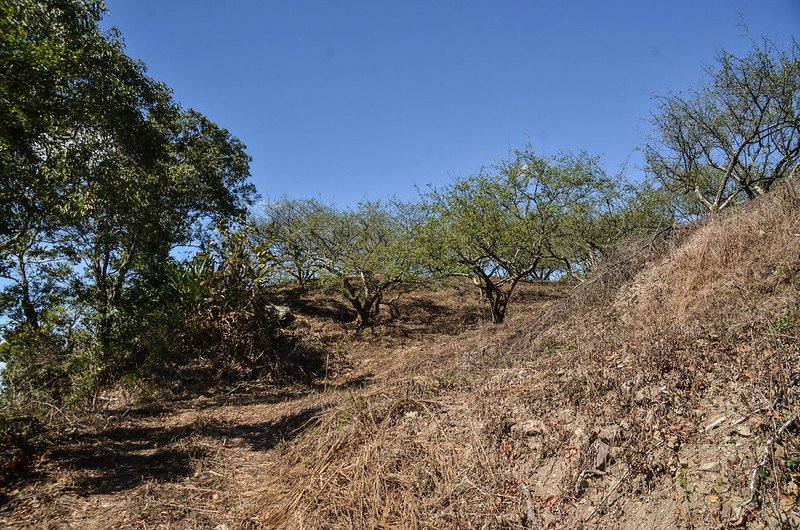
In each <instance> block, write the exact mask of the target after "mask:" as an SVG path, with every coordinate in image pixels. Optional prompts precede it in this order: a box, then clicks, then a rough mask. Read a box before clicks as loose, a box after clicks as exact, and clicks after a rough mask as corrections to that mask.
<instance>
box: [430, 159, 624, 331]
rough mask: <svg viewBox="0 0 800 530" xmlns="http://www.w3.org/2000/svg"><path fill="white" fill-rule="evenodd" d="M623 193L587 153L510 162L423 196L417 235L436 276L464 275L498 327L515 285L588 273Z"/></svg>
mask: <svg viewBox="0 0 800 530" xmlns="http://www.w3.org/2000/svg"><path fill="white" fill-rule="evenodd" d="M623 196H624V193H623V192H622V191H621V190H620V187H619V186H618V185H617V184H616V183H615V182H614V181H613V180H612V179H610V178H608V177H607V176H606V174H605V173H604V172H603V170H602V168H601V167H600V166H599V163H598V161H597V159H596V158H593V157H590V156H588V155H587V154H585V153H579V154H570V153H565V154H561V155H558V156H554V157H549V158H546V157H543V156H540V155H537V154H536V153H535V152H534V151H533V149H532V148H531V147H530V146H528V147H527V148H526V149H524V150H519V151H516V152H515V153H514V156H513V157H512V159H511V160H509V161H507V162H502V163H500V164H497V165H496V166H494V167H491V168H488V169H487V168H484V169H483V170H481V171H480V172H479V173H478V174H476V175H473V176H470V177H467V178H462V179H458V180H456V181H455V182H454V183H453V184H451V185H450V186H448V187H445V188H443V189H434V188H432V189H430V190H429V191H428V192H427V194H425V195H424V197H423V199H424V206H423V207H424V210H425V212H426V220H425V222H423V223H422V224H421V225H420V227H419V229H418V234H417V236H416V240H417V242H418V244H419V248H420V249H421V252H422V254H423V256H424V261H425V262H426V264H427V267H428V270H429V271H430V273H431V274H433V275H437V276H439V275H443V276H465V277H468V278H470V279H471V280H472V281H473V283H475V285H476V286H477V287H478V288H479V289H480V291H481V295H482V298H484V299H485V300H486V301H487V302H488V304H489V308H490V313H491V318H492V322H494V323H501V322H502V321H503V319H504V318H505V315H506V309H507V307H508V303H509V301H510V300H511V296H512V294H513V292H514V290H515V288H516V286H517V285H518V284H519V282H520V281H522V280H524V279H526V278H528V277H542V276H550V275H552V274H553V273H555V272H556V271H558V270H560V271H561V272H562V273H563V272H567V273H572V272H576V269H585V268H586V267H587V266H588V263H589V262H591V261H592V259H593V256H594V255H595V253H596V252H599V251H600V250H601V249H602V247H603V246H604V245H607V244H608V243H609V242H610V241H612V240H613V239H614V237H616V236H615V235H614V234H615V232H614V230H613V229H612V226H613V221H612V216H613V215H615V214H616V212H617V210H618V208H619V206H620V203H621V199H622V197H623Z"/></svg>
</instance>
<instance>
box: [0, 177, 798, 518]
mask: <svg viewBox="0 0 800 530" xmlns="http://www.w3.org/2000/svg"><path fill="white" fill-rule="evenodd" d="M795 190H796V188H795V187H793V185H791V184H789V185H787V187H786V188H785V189H783V190H781V191H779V192H777V193H775V194H773V195H771V196H769V197H765V198H763V199H760V200H758V201H754V202H752V203H750V204H748V205H747V206H745V207H743V208H742V210H741V211H738V212H732V213H730V214H728V215H724V216H720V217H717V218H713V219H708V220H705V221H703V222H701V223H697V224H695V225H693V226H688V227H684V228H681V229H675V230H672V231H671V232H670V233H664V234H660V235H659V236H658V237H655V238H653V239H650V240H645V241H639V242H631V243H630V244H628V245H627V246H624V247H620V248H619V249H617V251H616V255H615V257H614V258H613V259H611V260H609V261H608V262H607V263H606V264H605V265H604V268H603V269H602V270H600V271H598V273H597V274H596V275H595V276H594V277H593V278H591V279H590V280H589V281H587V282H585V283H584V284H582V285H580V286H578V287H576V288H572V287H570V286H564V285H559V286H541V285H526V286H524V287H523V289H522V291H521V292H520V293H519V296H518V297H517V301H516V303H512V306H511V307H510V309H509V315H508V318H507V320H506V323H505V324H503V325H500V326H492V325H491V324H488V323H486V320H485V314H484V313H483V311H484V309H483V308H481V307H480V306H479V305H477V293H475V292H474V291H473V290H472V289H471V288H470V286H469V285H465V284H457V285H453V286H450V287H449V288H448V289H443V290H441V291H439V292H435V293H415V294H412V295H410V296H408V297H405V298H403V299H401V303H400V306H399V309H400V316H399V317H398V318H396V319H388V318H387V319H386V320H384V321H382V322H381V323H379V325H378V326H377V327H376V329H375V331H374V332H372V331H369V330H367V331H364V332H362V333H360V334H356V332H355V329H354V327H353V326H352V325H351V324H350V323H349V322H350V320H351V317H352V315H351V314H350V313H349V312H348V311H347V308H346V307H344V306H342V305H341V304H339V303H338V302H336V301H335V300H332V299H330V298H325V297H321V296H320V295H318V294H313V293H309V294H302V295H299V296H297V295H296V293H290V294H291V296H289V295H287V299H286V302H287V303H289V304H290V305H292V307H293V309H294V311H295V313H297V314H298V319H297V321H296V323H295V324H294V327H293V328H292V330H291V332H292V333H296V334H297V336H302V337H303V340H305V341H308V344H310V345H311V347H314V348H318V349H320V350H323V349H325V350H327V351H330V352H331V355H330V358H329V359H328V366H329V368H330V369H329V371H328V373H327V376H326V377H325V378H323V379H320V380H318V381H317V382H316V384H314V385H311V386H309V387H307V388H299V389H296V390H293V391H291V392H289V391H286V390H280V389H274V388H272V389H266V390H257V389H250V390H248V389H246V388H245V389H244V391H243V392H244V393H241V394H240V393H238V392H237V393H235V394H232V395H231V396H227V397H226V395H222V394H221V395H219V396H217V397H214V398H213V399H212V398H209V399H208V400H190V401H189V402H187V408H185V409H180V410H174V406H172V407H171V409H170V410H168V411H166V412H164V417H163V418H150V419H148V420H147V421H139V420H133V419H132V420H130V421H131V422H133V425H135V426H136V427H137V428H140V429H142V428H143V429H145V430H143V431H142V432H145V433H146V432H149V431H146V429H147V428H150V427H155V426H159V428H161V429H162V430H163V429H165V428H166V427H168V426H170V425H171V427H169V428H168V429H167V432H166V433H164V432H160V431H159V436H160V437H161V438H160V439H163V446H162V445H159V446H158V449H157V450H158V451H163V452H164V454H172V453H174V452H176V451H177V452H179V453H180V454H181V455H189V456H187V457H186V462H185V464H186V466H185V467H186V469H180V470H178V471H181V473H182V475H181V476H179V477H177V478H175V477H173V478H171V479H169V480H167V479H164V478H163V477H160V476H157V477H155V478H153V479H152V480H149V481H146V482H145V483H143V484H139V485H138V486H137V487H136V488H135V489H132V490H130V491H128V492H126V493H124V494H118V495H116V496H105V497H103V502H110V503H112V504H113V503H116V504H114V506H115V507H116V508H115V509H116V511H114V510H107V512H106V513H108V514H110V515H109V517H112V519H113V517H115V515H114V514H116V513H130V512H131V510H133V513H135V514H136V516H135V517H133V518H130V516H129V519H122V518H121V517H122V516H120V518H117V519H113V520H114V521H121V522H119V523H118V524H117V526H118V527H123V528H124V527H126V526H125V525H126V523H125V521H133V522H136V521H139V522H141V521H143V522H144V523H146V527H148V528H151V527H159V526H160V527H163V528H226V527H227V528H285V529H301V528H308V529H316V528H371V529H373V528H385V529H388V528H437V529H450V528H453V529H455V528H459V529H460V528H547V529H554V528H621V529H636V530H643V529H656V528H663V529H672V528H725V527H745V526H746V527H751V528H797V527H798V525H800V517H798V516H796V515H793V514H794V512H796V511H797V510H798V507H797V506H798V505H797V498H796V496H795V497H792V495H791V492H792V491H793V490H792V487H793V486H792V485H795V486H796V485H798V484H800V469H798V468H797V467H796V466H800V436H798V431H799V430H800V425H797V424H794V423H791V422H789V420H791V419H792V418H793V417H794V416H796V415H797V414H798V411H800V322H798V321H799V320H800V235H798V233H799V232H800V201H798V198H797V193H796V191H795ZM234 398H235V399H234ZM189 405H191V407H190V408H188V407H189ZM167 408H170V407H167ZM787 422H788V423H787ZM133 425H132V426H133ZM783 427H785V428H783ZM113 428H114V425H113V423H112V424H111V426H110V427H109V425H106V426H105V427H103V429H100V430H98V433H97V437H96V439H97V440H100V439H101V436H107V435H108V433H109V431H108V429H113ZM112 432H113V431H112ZM142 436H143V435H142ZM134 441H135V440H134ZM120 443H121V444H122V445H121V447H122V449H124V450H125V451H128V449H126V448H127V447H128V446H129V445H130V444H131V442H130V441H128V442H124V443H123V442H120ZM137 443H138V442H137ZM82 448H83V446H81V445H79V446H77V447H75V448H74V449H73V450H82ZM139 448H140V446H139V445H136V444H134V447H133V448H132V449H131V450H130V451H128V452H132V451H133V450H134V449H135V450H136V451H139V450H140V449H139ZM154 450H155V448H154ZM137 454H138V453H137ZM193 455H194V456H193ZM144 456H147V455H144ZM195 456H196V458H195ZM190 457H191V458H190ZM112 475H113V474H109V476H108V477H106V478H107V479H108V480H112V479H114V478H115V477H113V476H112ZM53 476H54V477H56V478H57V477H59V475H58V473H56V474H55V475H53ZM753 477H755V479H754V478H753ZM53 480H55V479H53V478H51V479H50V481H51V482H53ZM33 491H37V490H36V488H33ZM65 499H67V500H65ZM748 501H750V502H748ZM69 503H73V504H72V505H71V504H69ZM126 503H127V504H126ZM65 505H66V506H70V510H72V511H76V510H77V508H74V506H78V505H79V506H82V507H83V508H81V509H83V510H88V511H89V512H90V513H92V509H91V508H86V503H85V502H84V501H80V502H79V500H78V499H74V498H68V497H67V494H66V493H60V494H58V495H56V494H53V495H52V498H51V499H50V500H49V501H47V503H45V506H46V507H47V509H48V510H50V511H49V512H47V513H49V514H50V515H47V516H39V519H35V518H34V519H24V520H34V521H39V522H41V521H48V522H50V523H52V522H53V521H54V520H57V518H59V517H60V518H62V519H63V520H64V521H67V523H66V524H71V523H69V522H68V521H70V520H72V522H74V523H76V524H78V525H81V523H80V520H77V519H74V518H73V519H70V516H69V513H70V512H69V511H68V510H65V509H64V508H63V506H65ZM141 506H146V507H147V508H146V509H144V508H141ZM59 507H61V508H59ZM137 507H138V508H137ZM123 508H124V509H123ZM135 508H136V509H135ZM126 510H127V511H126ZM0 512H1V511H0ZM16 513H19V509H18V511H17V512H16ZM36 513H40V512H36ZM94 513H95V515H97V510H96V511H95V512H94ZM2 517H3V513H0V522H3V521H11V522H14V521H17V522H18V521H20V520H23V519H20V518H17V519H14V518H13V517H11V518H6V519H3V518H2ZM86 520H88V519H84V521H86ZM115 524H116V523H115ZM137 524H138V523H137ZM52 526H53V527H59V525H57V524H53V525H52ZM84 526H86V525H84Z"/></svg>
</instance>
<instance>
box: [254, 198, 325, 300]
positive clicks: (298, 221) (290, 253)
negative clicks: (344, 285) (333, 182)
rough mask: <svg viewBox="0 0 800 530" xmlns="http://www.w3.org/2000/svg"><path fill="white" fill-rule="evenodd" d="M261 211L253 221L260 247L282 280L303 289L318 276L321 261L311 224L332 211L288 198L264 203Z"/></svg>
mask: <svg viewBox="0 0 800 530" xmlns="http://www.w3.org/2000/svg"><path fill="white" fill-rule="evenodd" d="M263 209H264V211H263V214H262V215H261V216H259V217H257V218H256V219H254V221H253V222H254V225H255V232H256V237H257V239H258V242H259V245H260V246H261V247H263V248H266V249H268V254H269V255H270V257H271V258H272V259H273V260H274V261H275V263H276V265H277V267H278V269H279V272H280V276H281V277H282V278H288V279H290V280H291V281H294V282H297V284H298V285H299V286H300V287H301V288H305V287H306V286H307V285H308V284H309V282H311V281H312V280H313V279H314V278H316V277H317V275H318V265H319V257H320V249H318V248H317V247H316V238H314V237H313V231H312V228H313V226H312V225H311V224H310V223H311V221H312V220H314V219H315V218H316V217H318V216H320V215H335V211H334V210H333V209H332V208H330V207H329V206H326V205H324V204H322V203H321V202H320V201H318V200H316V199H292V198H289V197H283V198H281V199H279V200H276V201H267V202H265V203H264V205H263Z"/></svg>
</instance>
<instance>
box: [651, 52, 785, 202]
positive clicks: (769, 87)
mask: <svg viewBox="0 0 800 530" xmlns="http://www.w3.org/2000/svg"><path fill="white" fill-rule="evenodd" d="M798 52H800V47H799V46H798V43H797V42H793V43H792V45H791V46H790V47H789V48H788V49H786V50H782V51H781V50H777V49H776V48H775V46H774V44H773V43H771V42H770V41H769V40H767V39H764V40H763V42H762V43H761V44H760V45H758V44H755V43H754V46H753V49H752V50H751V51H750V52H749V53H747V54H746V55H744V56H743V57H738V56H736V55H734V54H733V53H730V52H728V51H724V50H723V51H721V52H720V53H719V56H718V60H717V65H715V66H713V67H709V68H707V74H708V80H707V81H706V82H705V84H703V85H702V86H700V87H698V88H695V89H692V90H690V91H688V92H687V93H686V94H680V93H678V94H669V95H667V96H663V97H660V98H659V99H658V110H657V111H656V112H655V113H654V114H653V117H652V120H651V123H652V126H653V130H652V131H651V134H650V138H649V139H648V141H647V143H646V145H645V146H644V153H645V159H646V169H647V171H648V172H649V173H650V174H651V175H653V176H655V177H656V178H657V179H659V180H660V181H661V182H662V183H663V184H664V185H665V186H667V187H668V188H669V189H671V190H673V191H675V192H678V193H680V194H683V195H684V196H686V195H691V196H692V197H693V198H694V200H695V201H698V202H699V203H700V204H701V205H702V208H703V209H705V210H706V211H708V212H717V211H719V210H722V209H724V208H726V207H728V206H730V205H731V204H735V203H737V202H740V201H742V200H745V199H751V198H753V197H756V196H758V195H762V194H764V193H766V192H768V191H769V190H770V189H771V188H772V187H773V186H774V184H775V183H776V182H778V181H779V180H781V179H783V178H785V177H787V176H788V175H790V174H791V172H792V171H794V170H796V168H797V164H798V162H800V54H799V53H798Z"/></svg>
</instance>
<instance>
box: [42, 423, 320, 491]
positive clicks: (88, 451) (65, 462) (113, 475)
mask: <svg viewBox="0 0 800 530" xmlns="http://www.w3.org/2000/svg"><path fill="white" fill-rule="evenodd" d="M319 411H320V409H319V408H309V409H305V410H303V411H300V412H299V413H297V414H293V415H288V416H284V417H282V418H280V419H278V420H275V421H263V422H256V423H235V422H229V423H222V422H217V421H214V420H208V421H198V422H195V423H194V424H191V425H186V426H180V427H171V428H163V427H152V426H141V425H136V424H133V423H131V424H128V425H124V426H115V427H110V428H107V429H101V430H98V431H96V432H91V433H83V434H80V435H78V436H75V437H74V438H72V439H71V440H70V441H69V442H68V443H66V444H64V446H63V447H62V448H60V449H57V450H55V451H53V452H52V453H51V454H50V458H51V460H53V461H55V462H56V464H57V465H58V466H59V467H60V468H65V469H69V470H72V471H74V472H76V476H75V483H74V488H73V489H74V490H75V491H76V493H78V494H79V495H98V494H109V493H118V492H121V491H125V490H128V489H131V488H134V487H136V486H138V485H139V484H141V483H143V482H146V481H157V482H175V481H179V480H180V479H182V478H184V477H188V476H191V475H192V474H193V473H194V462H195V460H197V459H199V458H203V457H204V456H206V455H207V453H208V444H199V443H198V441H199V438H213V439H216V440H219V441H223V440H224V441H225V443H226V444H232V445H245V446H246V447H247V448H248V449H250V450H251V451H266V450H269V449H272V448H273V447H275V445H276V444H278V443H279V442H281V441H288V440H291V439H292V438H294V437H295V436H297V435H299V434H300V433H301V432H303V431H304V430H305V429H307V428H309V427H311V426H313V425H315V424H316V423H317V421H318V419H317V415H318V413H319ZM220 447H223V445H222V444H220Z"/></svg>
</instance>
